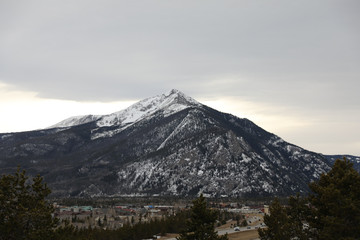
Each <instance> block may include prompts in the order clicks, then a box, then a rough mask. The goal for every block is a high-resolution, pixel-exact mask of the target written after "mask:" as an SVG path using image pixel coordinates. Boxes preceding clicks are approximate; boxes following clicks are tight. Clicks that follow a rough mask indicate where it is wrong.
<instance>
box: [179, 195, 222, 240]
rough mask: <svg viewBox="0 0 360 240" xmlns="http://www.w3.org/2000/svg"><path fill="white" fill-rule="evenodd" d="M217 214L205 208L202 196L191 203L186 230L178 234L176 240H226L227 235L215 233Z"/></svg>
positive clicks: (205, 204)
mask: <svg viewBox="0 0 360 240" xmlns="http://www.w3.org/2000/svg"><path fill="white" fill-rule="evenodd" d="M216 219H217V213H216V212H215V211H213V210H211V209H208V208H207V203H206V200H205V198H204V196H203V195H202V194H201V195H200V197H199V198H197V199H195V200H194V201H193V206H192V207H191V216H190V219H189V220H188V221H187V229H186V231H185V232H183V233H181V234H180V237H178V238H177V239H178V240H227V239H228V237H227V235H224V236H218V234H217V232H216V231H215V226H214V224H215V221H216Z"/></svg>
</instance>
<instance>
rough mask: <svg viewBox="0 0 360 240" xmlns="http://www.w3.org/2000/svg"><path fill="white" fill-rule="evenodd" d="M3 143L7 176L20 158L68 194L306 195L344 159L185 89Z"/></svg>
mask: <svg viewBox="0 0 360 240" xmlns="http://www.w3.org/2000/svg"><path fill="white" fill-rule="evenodd" d="M0 140H1V141H0V173H10V172H14V171H15V169H16V167H17V166H18V165H20V166H21V167H22V168H24V169H26V170H27V171H28V173H30V174H33V175H34V174H37V173H40V174H41V175H42V176H44V178H45V180H46V182H47V183H48V184H49V186H50V187H51V189H52V192H53V193H52V195H53V196H59V197H68V196H75V197H89V196H140V195H141V196H153V195H155V196H158V195H160V196H162V195H175V196H195V195H197V194H199V193H200V192H202V193H204V194H206V195H208V196H213V197H221V196H229V197H259V196H274V195H278V196H285V195H290V194H294V193H297V192H300V193H305V192H307V191H308V185H307V184H308V183H309V182H311V181H314V180H316V179H318V178H319V176H320V174H321V173H324V172H326V171H328V170H329V169H330V168H331V165H332V162H333V161H334V159H335V158H337V157H338V156H324V155H321V154H318V153H315V152H311V151H307V150H305V149H303V148H301V147H298V146H295V145H293V144H290V143H287V142H285V141H284V140H282V139H281V138H280V137H278V136H276V135H274V134H272V133H269V132H267V131H265V130H264V129H262V128H260V127H259V126H257V125H255V124H254V123H253V122H251V121H250V120H248V119H244V118H238V117H236V116H233V115H231V114H226V113H222V112H219V111H217V110H215V109H212V108H210V107H208V106H205V105H203V104H201V103H199V102H197V101H195V100H194V99H192V98H190V97H188V96H186V95H185V94H183V93H181V92H179V91H177V90H172V91H170V92H169V93H166V94H162V95H158V96H155V97H151V98H147V99H145V100H142V101H140V102H138V103H136V104H134V105H132V106H130V107H129V108H127V109H125V110H122V111H120V112H116V113H113V114H109V115H104V116H94V115H87V116H79V117H72V118H69V119H66V120H64V121H62V122H60V123H58V124H56V125H54V126H52V127H50V128H48V129H43V130H37V131H30V132H20V133H7V134H0ZM339 157H340V156H339ZM341 157H342V156H341ZM351 159H352V160H353V162H354V163H355V164H357V165H356V166H359V165H360V160H359V158H357V157H351ZM357 169H358V170H359V168H357Z"/></svg>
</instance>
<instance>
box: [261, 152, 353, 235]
mask: <svg viewBox="0 0 360 240" xmlns="http://www.w3.org/2000/svg"><path fill="white" fill-rule="evenodd" d="M309 187H310V190H311V191H312V193H310V194H309V195H308V197H306V198H300V197H299V195H298V196H297V197H290V198H289V203H288V207H287V208H285V207H282V206H281V205H280V204H279V202H278V201H277V200H276V199H275V201H274V202H273V203H272V204H271V206H270V214H271V215H265V217H264V222H265V224H266V225H267V226H268V228H267V229H259V235H260V237H261V239H262V240H278V239H284V240H287V239H299V240H306V239H314V240H325V239H326V240H356V239H357V240H358V239H360V174H359V173H358V172H357V171H356V170H355V169H354V168H353V164H352V163H351V162H349V161H348V160H346V159H345V158H344V160H339V159H338V160H336V162H335V164H334V166H333V167H332V169H331V170H330V171H329V172H328V173H327V174H322V175H321V177H320V179H319V180H318V181H316V182H312V183H310V184H309Z"/></svg>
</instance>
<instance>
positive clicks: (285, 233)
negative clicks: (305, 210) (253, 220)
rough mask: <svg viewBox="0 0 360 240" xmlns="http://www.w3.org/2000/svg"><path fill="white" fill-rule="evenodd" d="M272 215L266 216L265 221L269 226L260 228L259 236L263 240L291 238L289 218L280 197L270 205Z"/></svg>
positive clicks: (286, 239) (285, 239)
mask: <svg viewBox="0 0 360 240" xmlns="http://www.w3.org/2000/svg"><path fill="white" fill-rule="evenodd" d="M269 210H270V215H267V214H266V215H265V216H264V223H265V224H266V226H267V228H264V229H259V230H258V232H259V236H260V238H261V239H262V240H280V239H281V240H288V239H290V232H289V218H288V215H287V212H286V210H285V208H284V207H282V206H281V204H280V202H279V199H277V198H275V200H274V201H273V202H272V203H271V205H270V206H269Z"/></svg>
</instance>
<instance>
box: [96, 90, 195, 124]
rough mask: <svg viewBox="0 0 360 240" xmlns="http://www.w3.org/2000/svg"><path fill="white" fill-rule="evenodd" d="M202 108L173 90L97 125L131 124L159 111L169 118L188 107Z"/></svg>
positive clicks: (140, 102) (120, 112)
mask: <svg viewBox="0 0 360 240" xmlns="http://www.w3.org/2000/svg"><path fill="white" fill-rule="evenodd" d="M200 106H202V105H201V104H200V103H199V102H197V101H196V100H194V99H192V98H191V97H188V96H186V95H185V94H184V93H182V92H180V91H179V90H176V89H172V90H171V91H170V92H168V93H165V94H161V95H157V96H154V97H150V98H146V99H144V100H141V101H139V102H137V103H135V104H133V105H131V106H130V107H128V108H126V109H124V110H122V111H119V112H115V113H113V114H110V115H106V116H103V117H102V118H101V119H100V120H99V121H97V125H98V126H99V127H103V126H111V125H124V124H130V123H134V122H137V121H139V120H140V119H143V118H145V117H147V116H150V115H151V114H154V113H155V112H158V111H162V114H163V115H164V116H169V115H171V114H174V113H176V112H179V111H181V110H183V109H185V108H188V107H200Z"/></svg>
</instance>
